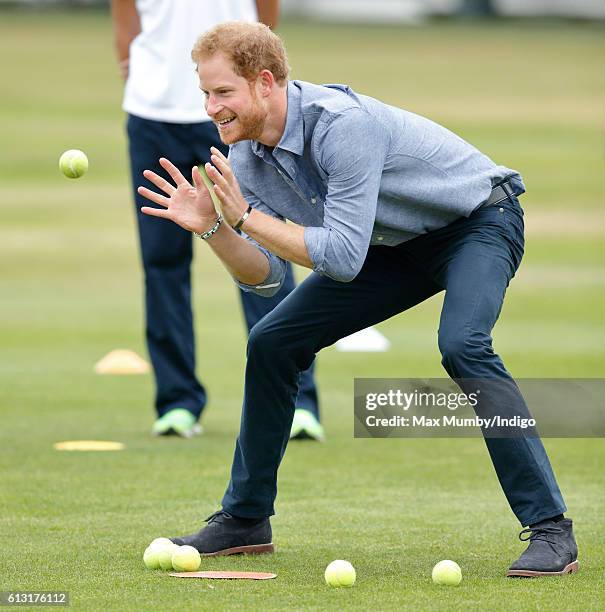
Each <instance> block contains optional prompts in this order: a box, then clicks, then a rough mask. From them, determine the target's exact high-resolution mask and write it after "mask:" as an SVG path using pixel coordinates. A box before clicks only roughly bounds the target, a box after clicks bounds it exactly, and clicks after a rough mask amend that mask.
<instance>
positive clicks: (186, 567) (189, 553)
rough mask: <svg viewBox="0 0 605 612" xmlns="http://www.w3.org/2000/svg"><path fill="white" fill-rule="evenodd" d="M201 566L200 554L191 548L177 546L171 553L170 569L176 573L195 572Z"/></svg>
mask: <svg viewBox="0 0 605 612" xmlns="http://www.w3.org/2000/svg"><path fill="white" fill-rule="evenodd" d="M201 564H202V558H201V557H200V553H199V552H198V551H197V550H196V549H195V548H193V546H179V547H178V548H175V549H174V552H173V553H172V567H173V568H174V569H175V571H177V572H195V571H196V570H197V569H198V568H199V567H200V565H201Z"/></svg>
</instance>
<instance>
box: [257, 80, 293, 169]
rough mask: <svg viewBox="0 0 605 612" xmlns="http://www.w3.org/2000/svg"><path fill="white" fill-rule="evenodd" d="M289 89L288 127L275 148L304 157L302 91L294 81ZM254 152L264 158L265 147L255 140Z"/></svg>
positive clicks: (290, 82)
mask: <svg viewBox="0 0 605 612" xmlns="http://www.w3.org/2000/svg"><path fill="white" fill-rule="evenodd" d="M287 88H288V91H287V96H288V110H287V114H286V125H285V127H284V133H283V134H282V137H281V139H280V141H279V142H278V143H277V145H276V146H275V149H283V150H285V151H289V152H290V153H294V154H295V155H302V154H303V151H304V148H305V139H304V129H303V128H304V125H303V117H302V111H301V108H300V103H301V102H300V96H301V94H300V89H299V88H298V87H297V86H296V85H295V84H294V82H293V81H288V85H287ZM252 151H253V152H254V153H255V154H256V155H258V156H259V157H261V158H263V157H264V152H265V145H263V144H261V143H260V142H258V141H256V140H253V141H252Z"/></svg>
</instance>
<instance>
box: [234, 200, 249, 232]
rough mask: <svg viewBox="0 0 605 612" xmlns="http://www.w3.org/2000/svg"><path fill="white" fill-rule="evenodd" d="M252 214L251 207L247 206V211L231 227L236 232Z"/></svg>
mask: <svg viewBox="0 0 605 612" xmlns="http://www.w3.org/2000/svg"><path fill="white" fill-rule="evenodd" d="M251 212H252V206H248V210H247V211H246V212H245V213H244V214H243V215H242V216H241V219H240V220H239V221H238V222H237V223H236V224H235V225H234V226H233V229H234V230H235V231H238V230H239V229H240V228H241V226H242V225H243V224H244V221H245V220H246V219H247V218H248V217H249V216H250V213H251Z"/></svg>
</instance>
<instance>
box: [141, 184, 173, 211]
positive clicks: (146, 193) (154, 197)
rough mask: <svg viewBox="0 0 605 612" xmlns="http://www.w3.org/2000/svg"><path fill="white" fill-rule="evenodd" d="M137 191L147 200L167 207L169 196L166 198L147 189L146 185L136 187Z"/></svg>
mask: <svg viewBox="0 0 605 612" xmlns="http://www.w3.org/2000/svg"><path fill="white" fill-rule="evenodd" d="M137 192H138V193H139V194H140V195H142V196H143V197H144V198H147V199H148V200H151V201H152V202H155V203H156V204H159V205H160V206H163V207H164V208H168V204H169V202H170V199H169V198H166V197H164V196H163V195H160V194H159V193H156V192H155V191H151V189H147V187H137Z"/></svg>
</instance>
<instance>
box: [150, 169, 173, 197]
mask: <svg viewBox="0 0 605 612" xmlns="http://www.w3.org/2000/svg"><path fill="white" fill-rule="evenodd" d="M143 176H144V177H145V178H146V179H147V180H148V181H151V182H152V183H153V184H154V185H155V186H156V187H158V188H159V189H161V190H162V191H163V192H164V193H167V194H168V195H172V194H173V193H174V192H175V191H176V189H175V187H174V185H172V184H170V183H169V182H168V181H167V180H166V179H164V178H162V177H161V176H160V175H159V174H156V173H155V172H154V171H153V170H144V171H143Z"/></svg>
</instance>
